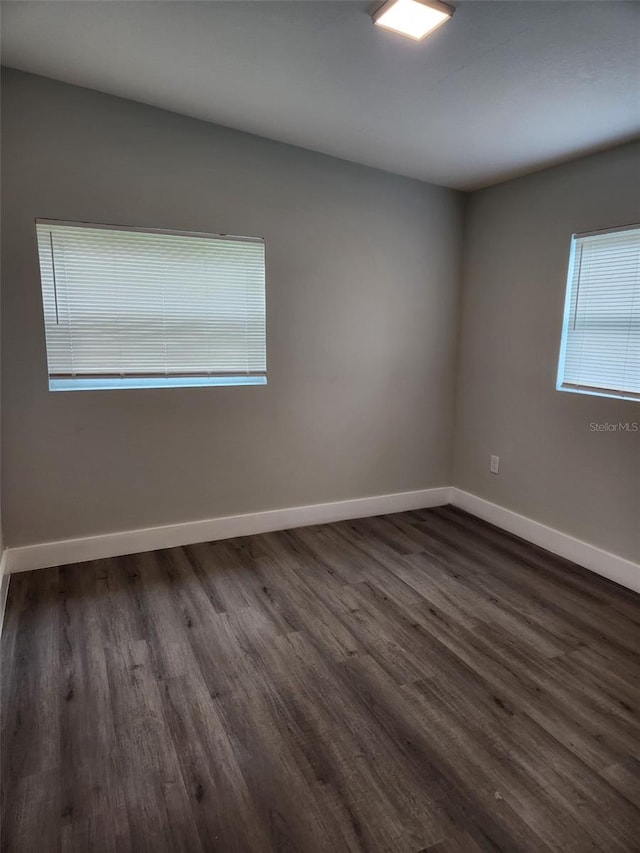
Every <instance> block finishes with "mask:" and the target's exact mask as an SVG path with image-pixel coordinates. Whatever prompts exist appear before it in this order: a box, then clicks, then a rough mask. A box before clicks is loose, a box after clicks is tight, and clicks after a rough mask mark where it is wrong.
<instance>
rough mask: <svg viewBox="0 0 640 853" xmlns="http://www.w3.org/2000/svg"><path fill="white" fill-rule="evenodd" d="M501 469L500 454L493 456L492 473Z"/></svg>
mask: <svg viewBox="0 0 640 853" xmlns="http://www.w3.org/2000/svg"><path fill="white" fill-rule="evenodd" d="M499 470H500V457H499V456H492V457H491V473H492V474H497V473H498V471H499Z"/></svg>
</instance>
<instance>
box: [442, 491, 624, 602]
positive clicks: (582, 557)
mask: <svg viewBox="0 0 640 853" xmlns="http://www.w3.org/2000/svg"><path fill="white" fill-rule="evenodd" d="M450 502H451V503H452V504H453V505H454V506H457V507H460V509H464V510H466V512H468V513H471V515H475V516H477V517H478V518H482V519H483V520H484V521H488V522H490V523H491V524H495V525H496V527H501V528H502V529H503V530H507V531H509V533H514V534H515V535H516V536H520V537H521V538H522V539H526V540H527V541H528V542H533V543H534V545H539V546H540V547H541V548H546V549H547V551H552V552H553V553H554V554H557V555H558V556H560V557H565V558H566V559H567V560H571V561H572V562H573V563H578V565H580V566H584V567H585V568H586V569H590V570H591V571H592V572H596V573H597V574H599V575H603V577H605V578H609V580H612V581H615V582H616V583H619V584H620V585H621V586H626V587H627V588H628V589H632V590H633V591H634V592H640V565H639V564H638V563H633V562H631V560H625V559H624V558H623V557H618V556H616V555H615V554H611V553H609V552H608V551H603V550H602V549H601V548H596V546H595V545H589V543H588V542H583V541H582V540H581V539H575V538H574V537H573V536H569V535H568V534H567V533H562V532H561V531H560V530H556V529H554V528H553V527H547V526H546V525H544V524H540V522H538V521H533V520H532V519H531V518H527V517H526V516H524V515H519V514H518V513H517V512H512V511H511V510H510V509H505V508H504V507H502V506H498V504H494V503H491V502H490V501H486V500H484V498H479V497H477V495H472V494H470V493H469V492H464V491H462V490H461V489H456V488H452V489H450Z"/></svg>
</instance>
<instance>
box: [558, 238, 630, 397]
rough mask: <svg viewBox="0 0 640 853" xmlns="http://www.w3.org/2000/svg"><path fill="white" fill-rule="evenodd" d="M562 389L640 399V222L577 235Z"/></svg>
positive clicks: (560, 381)
mask: <svg viewBox="0 0 640 853" xmlns="http://www.w3.org/2000/svg"><path fill="white" fill-rule="evenodd" d="M557 388H558V390H560V391H575V392H578V393H581V394H594V395H596V396H604V397H622V398H624V399H628V400H640V226H637V225H636V226H629V227H626V228H616V229H609V230H607V231H598V232H592V233H588V234H575V235H574V236H573V239H572V242H571V258H570V262H569V275H568V279H567V294H566V303H565V313H564V324H563V329H562V343H561V347H560V361H559V366H558V382H557Z"/></svg>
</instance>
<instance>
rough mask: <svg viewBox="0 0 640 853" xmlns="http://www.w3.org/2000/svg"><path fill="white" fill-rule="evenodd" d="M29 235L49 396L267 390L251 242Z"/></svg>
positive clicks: (160, 235) (50, 230)
mask: <svg viewBox="0 0 640 853" xmlns="http://www.w3.org/2000/svg"><path fill="white" fill-rule="evenodd" d="M36 231H37V238H38V253H39V257H40V275H41V280H42V301H43V310H44V327H45V334H46V345H47V361H48V368H49V388H50V389H51V390H52V391H61V390H62V391H67V390H95V389H103V388H149V387H155V388H157V387H176V386H198V385H256V384H264V383H265V382H266V347H265V254H264V241H263V240H262V239H260V238H245V237H227V236H219V235H210V234H194V233H176V232H166V231H153V230H148V229H133V228H123V227H118V226H111V225H109V226H100V225H86V224H80V223H68V222H56V221H49V220H38V221H37V223H36Z"/></svg>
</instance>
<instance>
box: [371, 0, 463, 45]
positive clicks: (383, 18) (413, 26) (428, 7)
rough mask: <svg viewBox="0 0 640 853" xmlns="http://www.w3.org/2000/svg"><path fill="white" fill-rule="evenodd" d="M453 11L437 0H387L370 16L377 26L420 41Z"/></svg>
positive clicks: (450, 7) (444, 21)
mask: <svg viewBox="0 0 640 853" xmlns="http://www.w3.org/2000/svg"><path fill="white" fill-rule="evenodd" d="M454 11H455V10H454V8H453V6H448V5H447V4H446V3H440V2H439V0H387V2H386V3H383V5H382V6H380V8H379V9H378V10H377V11H376V12H374V13H373V15H372V16H371V17H372V18H373V23H374V24H375V25H376V26H378V27H383V28H384V29H385V30H393V32H394V33H400V34H401V35H403V36H408V38H410V39H414V41H420V40H421V39H423V38H424V37H425V36H428V35H429V33H432V32H433V31H434V30H436V29H437V28H438V27H440V26H442V24H444V23H446V22H447V21H448V20H449V18H450V17H451V16H452V15H453V13H454Z"/></svg>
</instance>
